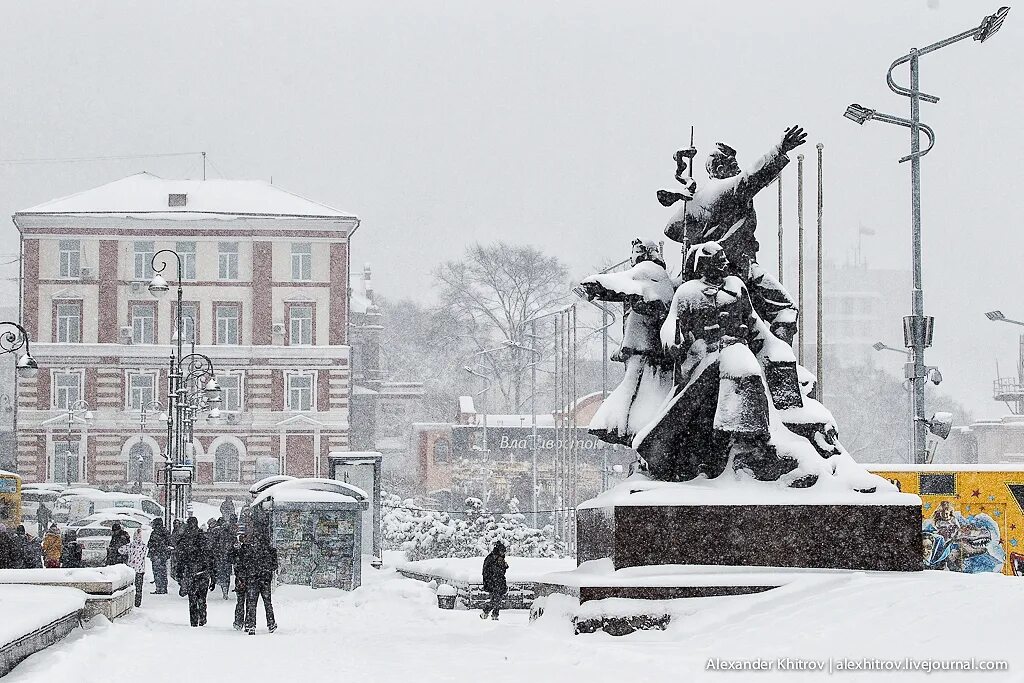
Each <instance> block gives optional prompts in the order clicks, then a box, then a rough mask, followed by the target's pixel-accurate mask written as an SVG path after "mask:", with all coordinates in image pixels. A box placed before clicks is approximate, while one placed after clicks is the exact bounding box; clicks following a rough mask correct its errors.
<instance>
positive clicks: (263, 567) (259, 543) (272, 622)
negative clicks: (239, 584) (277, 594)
mask: <svg viewBox="0 0 1024 683" xmlns="http://www.w3.org/2000/svg"><path fill="white" fill-rule="evenodd" d="M238 562H239V564H242V565H244V567H243V570H242V571H243V574H244V575H245V583H246V592H245V596H246V597H245V632H246V633H248V634H249V635H251V636H254V635H256V607H257V606H258V604H259V599H260V598H263V607H264V609H265V610H266V613H267V630H268V631H270V632H271V633H273V632H274V631H276V630H277V620H276V619H274V605H273V603H272V602H271V600H270V588H271V584H272V582H273V580H274V572H276V571H277V549H276V548H274V546H273V545H271V544H270V536H269V534H268V533H267V531H266V529H265V528H264V527H261V526H256V527H254V528H253V529H252V530H251V531H250V532H249V533H248V534H247V536H246V540H245V542H244V543H242V547H241V548H240V549H239V557H238Z"/></svg>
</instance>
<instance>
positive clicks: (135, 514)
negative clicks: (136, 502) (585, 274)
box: [92, 508, 156, 524]
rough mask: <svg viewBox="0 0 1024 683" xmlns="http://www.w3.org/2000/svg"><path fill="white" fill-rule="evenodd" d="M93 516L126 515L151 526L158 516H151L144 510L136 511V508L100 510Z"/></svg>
mask: <svg viewBox="0 0 1024 683" xmlns="http://www.w3.org/2000/svg"><path fill="white" fill-rule="evenodd" d="M92 514H93V515H124V516H126V517H130V518H131V519H135V520H138V521H140V522H142V523H143V524H150V523H151V522H152V521H153V520H154V519H156V515H151V514H149V513H148V512H143V511H142V510H136V509H135V508H100V509H99V510H97V511H96V512H94V513H92Z"/></svg>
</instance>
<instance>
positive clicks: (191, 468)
mask: <svg viewBox="0 0 1024 683" xmlns="http://www.w3.org/2000/svg"><path fill="white" fill-rule="evenodd" d="M168 255H171V256H174V260H175V262H176V265H177V275H178V283H177V284H178V286H177V307H176V309H175V312H174V313H175V315H174V332H173V334H172V335H171V336H172V340H173V341H174V348H173V350H172V353H171V357H170V360H169V364H168V372H167V446H166V450H165V454H164V475H163V481H162V482H161V483H160V485H161V486H163V487H164V521H165V523H166V525H167V528H171V521H172V520H174V519H183V518H184V517H185V516H186V511H187V509H188V504H189V502H191V499H192V482H193V480H194V479H195V476H194V475H195V464H194V463H193V462H191V460H190V459H189V458H188V455H189V453H188V447H189V446H191V444H192V423H193V422H194V418H195V410H198V406H196V407H195V410H194V409H193V406H192V404H191V403H190V400H189V397H190V396H192V395H195V394H196V392H197V391H198V392H201V393H202V394H203V396H204V397H205V399H206V404H207V405H210V404H216V403H218V402H219V401H220V385H219V384H217V380H215V379H214V370H213V361H211V360H210V358H209V356H206V355H204V354H202V353H197V352H192V353H189V354H187V355H184V354H183V352H182V344H183V342H184V334H183V327H184V323H183V320H184V318H183V315H182V299H183V296H182V295H183V292H182V286H181V283H182V280H183V279H184V278H183V267H182V266H183V264H182V260H181V255H180V254H178V252H176V251H174V250H173V249H161V250H160V251H158V252H156V253H155V254H153V259H152V262H151V265H152V267H153V279H152V280H150V282H149V292H150V294H152V295H153V296H156V297H162V296H163V295H164V294H166V293H167V292H169V291H170V289H171V288H170V285H168V284H167V280H166V279H164V277H163V275H161V273H163V271H164V270H166V268H167V264H168V262H169V256H168ZM193 341H194V340H193Z"/></svg>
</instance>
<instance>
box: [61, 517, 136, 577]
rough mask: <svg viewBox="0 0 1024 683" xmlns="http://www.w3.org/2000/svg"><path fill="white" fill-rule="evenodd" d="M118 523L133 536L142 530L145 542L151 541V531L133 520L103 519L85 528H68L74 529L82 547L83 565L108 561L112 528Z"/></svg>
mask: <svg viewBox="0 0 1024 683" xmlns="http://www.w3.org/2000/svg"><path fill="white" fill-rule="evenodd" d="M79 521H81V520H79ZM114 522H117V523H118V524H120V525H121V526H122V528H124V530H125V531H127V532H128V535H129V536H131V535H132V534H133V533H134V532H135V529H138V528H140V527H141V528H142V538H143V540H146V541H149V533H150V531H151V529H150V528H149V527H148V525H145V524H142V523H141V522H138V521H136V520H133V519H127V518H126V519H109V518H108V519H101V520H96V521H93V522H91V523H89V524H86V525H84V526H71V525H69V526H68V529H74V531H75V533H76V534H77V536H78V542H79V544H81V546H82V564H84V565H86V566H98V565H102V564H103V563H104V562H105V561H106V559H107V547H108V546H109V545H110V536H111V535H112V533H113V532H112V531H111V527H112V526H113V525H114Z"/></svg>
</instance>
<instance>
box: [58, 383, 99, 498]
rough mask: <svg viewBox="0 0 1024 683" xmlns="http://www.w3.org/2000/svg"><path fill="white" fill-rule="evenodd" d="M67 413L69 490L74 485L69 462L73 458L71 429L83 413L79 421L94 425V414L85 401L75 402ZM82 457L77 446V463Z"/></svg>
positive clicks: (65, 468)
mask: <svg viewBox="0 0 1024 683" xmlns="http://www.w3.org/2000/svg"><path fill="white" fill-rule="evenodd" d="M67 411H68V412H67V418H68V431H67V436H66V437H65V441H66V442H67V447H66V450H65V451H64V477H65V479H67V482H66V483H67V485H68V488H71V484H72V483H74V482H72V481H71V463H70V461H69V459H70V457H71V444H72V443H73V441H72V438H71V427H72V426H73V425H74V422H75V419H76V418H78V414H79V413H82V417H81V418H79V419H83V420H85V422H86V424H91V423H92V420H93V414H92V410H90V409H89V404H88V403H86V402H85V399H79V400H78V401H75V402H74V403H72V404H71V405H69V406H68V408H67ZM80 457H81V454H80V453H79V451H78V447H77V446H76V447H75V462H76V463H77V462H78V459H79V458H80ZM76 469H78V467H76ZM76 478H77V474H76Z"/></svg>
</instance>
